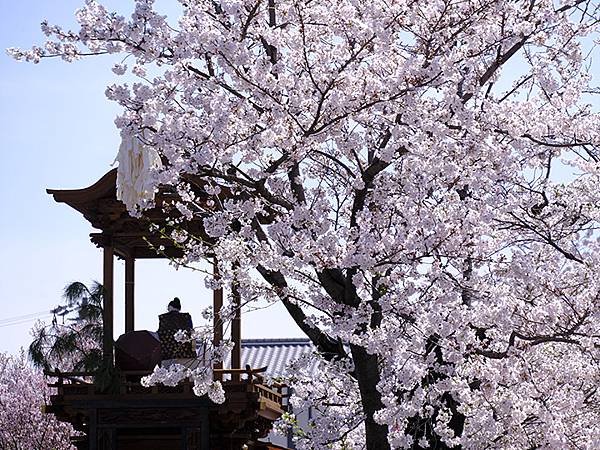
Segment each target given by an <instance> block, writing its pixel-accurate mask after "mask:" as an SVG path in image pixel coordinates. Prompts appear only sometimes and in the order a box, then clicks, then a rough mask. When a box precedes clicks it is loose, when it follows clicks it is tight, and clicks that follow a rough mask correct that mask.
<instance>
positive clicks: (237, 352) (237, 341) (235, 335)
mask: <svg viewBox="0 0 600 450" xmlns="http://www.w3.org/2000/svg"><path fill="white" fill-rule="evenodd" d="M231 299H232V301H233V307H234V308H235V316H234V317H233V320H232V321H231V340H232V341H233V344H234V347H233V349H232V350H231V368H232V369H240V368H241V367H242V303H241V300H240V293H239V291H238V286H237V282H236V280H235V278H234V280H233V283H232V285H231ZM231 378H232V380H234V381H239V379H240V376H239V375H234V376H232V377H231Z"/></svg>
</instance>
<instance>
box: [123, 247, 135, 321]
mask: <svg viewBox="0 0 600 450" xmlns="http://www.w3.org/2000/svg"><path fill="white" fill-rule="evenodd" d="M134 299H135V258H133V257H129V258H126V259H125V333H128V332H129V331H133V330H135V301H134Z"/></svg>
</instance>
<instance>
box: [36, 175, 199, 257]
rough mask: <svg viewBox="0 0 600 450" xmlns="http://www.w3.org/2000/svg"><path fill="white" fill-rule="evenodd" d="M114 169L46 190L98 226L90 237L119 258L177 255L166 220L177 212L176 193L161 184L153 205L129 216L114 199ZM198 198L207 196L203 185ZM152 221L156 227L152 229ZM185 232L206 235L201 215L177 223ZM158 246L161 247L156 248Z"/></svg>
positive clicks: (175, 215) (122, 205)
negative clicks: (78, 184)
mask: <svg viewBox="0 0 600 450" xmlns="http://www.w3.org/2000/svg"><path fill="white" fill-rule="evenodd" d="M116 184H117V169H112V170H111V171H109V172H108V173H106V174H105V175H104V176H103V177H102V178H100V179H99V180H98V181H97V182H95V183H94V184H92V185H91V186H88V187H86V188H83V189H64V190H63V189H47V190H46V192H47V193H48V194H51V195H52V196H53V197H54V200H55V201H57V202H59V203H66V204H67V205H69V206H70V207H72V208H73V209H76V210H77V211H79V212H80V213H81V214H82V215H83V216H84V217H85V218H86V220H87V221H88V222H90V224H91V225H92V227H94V228H97V229H99V230H101V232H100V233H91V234H90V238H91V240H92V242H93V243H94V244H96V245H97V246H98V247H102V246H104V245H107V243H108V242H110V245H112V247H114V251H115V253H116V254H117V255H118V256H119V257H122V258H128V257H131V258H136V259H139V258H165V257H167V258H178V257H181V256H182V255H183V252H182V250H181V248H179V247H178V246H177V244H175V243H174V242H173V240H172V239H170V238H169V237H168V236H169V233H170V232H171V231H172V230H173V227H172V226H169V225H168V223H167V220H168V219H169V218H171V219H172V218H177V217H179V216H180V213H179V211H178V210H177V209H176V207H175V206H174V202H175V201H176V200H177V198H178V197H177V194H176V193H175V192H174V191H173V190H169V189H165V188H164V187H161V188H160V189H159V190H158V192H157V193H156V196H155V207H153V208H151V209H148V210H145V211H144V212H143V215H142V217H132V216H131V215H130V214H129V213H128V211H127V208H126V206H125V205H124V204H123V202H121V201H120V200H117V186H116ZM196 193H197V194H198V195H199V196H200V198H201V200H202V198H203V197H204V198H205V199H207V198H208V196H207V194H206V193H204V191H203V189H201V188H197V192H196ZM151 224H154V225H157V226H158V227H154V228H155V229H157V231H151V230H150V225H151ZM180 226H181V227H182V228H185V229H186V230H187V231H188V232H190V233H192V234H193V235H195V236H198V237H201V238H203V239H208V237H207V236H206V235H205V233H204V229H203V226H202V218H201V217H197V218H194V219H192V220H186V221H185V223H183V224H181V225H180ZM159 249H160V250H159Z"/></svg>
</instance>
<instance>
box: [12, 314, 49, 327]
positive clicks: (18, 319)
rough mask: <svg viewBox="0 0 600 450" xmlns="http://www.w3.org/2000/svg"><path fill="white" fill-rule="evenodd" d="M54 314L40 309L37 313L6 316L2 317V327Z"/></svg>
mask: <svg viewBox="0 0 600 450" xmlns="http://www.w3.org/2000/svg"><path fill="white" fill-rule="evenodd" d="M49 316H52V312H50V311H47V310H46V311H39V312H36V313H30V314H23V315H21V316H13V317H6V318H4V319H0V328H4V327H8V326H11V325H19V324H22V323H26V322H30V321H32V320H37V319H41V318H42V317H49Z"/></svg>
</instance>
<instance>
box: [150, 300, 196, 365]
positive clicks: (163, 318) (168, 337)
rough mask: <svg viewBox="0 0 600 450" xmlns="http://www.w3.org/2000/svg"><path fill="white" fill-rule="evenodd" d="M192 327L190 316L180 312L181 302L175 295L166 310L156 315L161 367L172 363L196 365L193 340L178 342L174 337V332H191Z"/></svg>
mask: <svg viewBox="0 0 600 450" xmlns="http://www.w3.org/2000/svg"><path fill="white" fill-rule="evenodd" d="M192 329H193V325H192V317H191V316H190V315H189V313H182V312H181V302H180V301H179V299H178V298H177V297H175V298H174V299H173V300H172V301H171V302H169V306H168V312H167V313H165V314H161V315H160V316H158V338H159V339H160V348H161V359H162V363H161V365H162V366H163V367H168V366H170V365H172V364H181V365H184V366H186V367H189V368H193V367H195V366H196V364H197V359H196V351H195V348H194V347H195V346H194V345H193V341H185V342H179V341H178V340H177V339H175V334H176V333H177V332H178V331H179V330H183V331H188V332H191V331H192Z"/></svg>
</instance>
